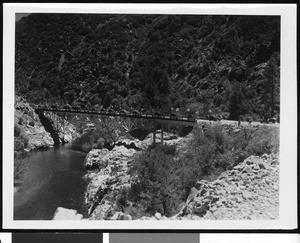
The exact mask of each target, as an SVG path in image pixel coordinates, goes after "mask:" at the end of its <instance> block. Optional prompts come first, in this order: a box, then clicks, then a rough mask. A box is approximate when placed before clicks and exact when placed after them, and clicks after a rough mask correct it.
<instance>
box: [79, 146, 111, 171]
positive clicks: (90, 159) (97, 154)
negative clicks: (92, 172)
mask: <svg viewBox="0 0 300 243" xmlns="http://www.w3.org/2000/svg"><path fill="white" fill-rule="evenodd" d="M107 153H108V149H93V150H91V151H90V152H89V153H88V154H87V156H86V157H85V159H84V167H85V168H86V169H93V168H95V167H106V166H107V164H106V163H105V162H104V161H103V160H102V159H103V157H104V156H105V155H106V154H107ZM101 162H102V163H101Z"/></svg>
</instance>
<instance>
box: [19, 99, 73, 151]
mask: <svg viewBox="0 0 300 243" xmlns="http://www.w3.org/2000/svg"><path fill="white" fill-rule="evenodd" d="M43 118H44V119H41V116H39V115H38V114H37V113H36V112H35V110H34V108H32V107H31V106H30V105H29V104H28V103H27V102H26V101H25V100H24V99H22V98H21V97H19V96H16V97H15V114H14V127H15V131H14V132H15V134H14V139H15V151H16V152H17V153H22V152H24V151H25V152H27V151H30V150H35V149H40V148H49V147H52V146H53V145H55V144H62V143H68V142H71V141H72V140H73V139H74V138H75V137H76V136H78V134H77V133H76V132H75V130H74V126H73V125H72V124H68V125H67V126H65V129H64V130H55V131H53V127H54V125H53V121H52V120H51V119H49V118H47V117H43ZM50 126H51V128H52V130H51V129H50ZM51 131H52V132H53V133H55V134H56V138H55V136H53V134H51Z"/></svg>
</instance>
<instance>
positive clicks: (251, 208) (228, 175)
mask: <svg viewBox="0 0 300 243" xmlns="http://www.w3.org/2000/svg"><path fill="white" fill-rule="evenodd" d="M278 216H279V162H278V156H277V155H274V154H271V155H267V154H264V155H263V156H262V157H257V156H250V157H248V158H247V159H246V160H244V162H242V163H241V164H239V165H237V166H235V167H234V168H233V169H232V170H229V171H226V172H224V173H222V174H221V175H220V176H219V177H218V179H217V180H215V181H213V182H208V181H205V180H201V181H198V182H197V183H196V185H195V186H194V187H193V188H192V189H191V192H190V196H189V197H188V200H187V202H186V205H185V206H184V207H183V209H182V210H181V212H180V213H179V214H178V215H176V216H175V218H182V217H183V218H185V217H187V218H190V219H200V218H202V219H278Z"/></svg>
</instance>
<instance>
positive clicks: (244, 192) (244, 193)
mask: <svg viewBox="0 0 300 243" xmlns="http://www.w3.org/2000/svg"><path fill="white" fill-rule="evenodd" d="M243 198H245V199H250V198H252V194H251V193H250V192H248V191H243Z"/></svg>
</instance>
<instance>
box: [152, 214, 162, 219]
mask: <svg viewBox="0 0 300 243" xmlns="http://www.w3.org/2000/svg"><path fill="white" fill-rule="evenodd" d="M154 217H155V219H157V220H160V219H161V217H162V216H161V214H160V213H156V214H155V215H154Z"/></svg>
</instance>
